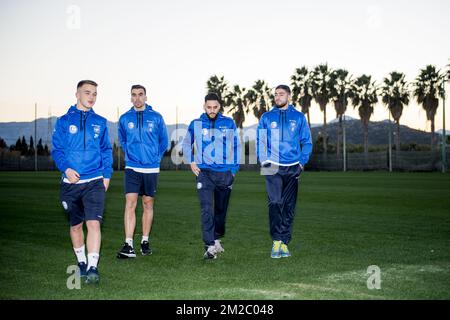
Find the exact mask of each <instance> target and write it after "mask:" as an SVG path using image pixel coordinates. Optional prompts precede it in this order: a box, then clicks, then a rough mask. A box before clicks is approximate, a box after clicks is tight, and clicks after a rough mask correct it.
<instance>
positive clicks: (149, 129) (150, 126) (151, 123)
mask: <svg viewBox="0 0 450 320" xmlns="http://www.w3.org/2000/svg"><path fill="white" fill-rule="evenodd" d="M147 126H148V131H150V132H153V128H154V127H155V123H154V122H153V121H149V122H148V123H147Z"/></svg>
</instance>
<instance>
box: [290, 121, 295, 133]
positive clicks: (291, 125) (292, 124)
mask: <svg viewBox="0 0 450 320" xmlns="http://www.w3.org/2000/svg"><path fill="white" fill-rule="evenodd" d="M289 125H290V129H291V131H292V132H294V131H295V127H296V126H297V122H296V121H295V120H291V121H290V122H289Z"/></svg>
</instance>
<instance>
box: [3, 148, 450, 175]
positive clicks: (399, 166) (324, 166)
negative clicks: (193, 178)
mask: <svg viewBox="0 0 450 320" xmlns="http://www.w3.org/2000/svg"><path fill="white" fill-rule="evenodd" d="M446 155H447V159H448V160H447V171H448V170H450V165H449V163H450V161H449V160H450V150H447V153H446ZM246 163H248V161H246ZM117 166H118V162H117V158H115V159H114V170H117V168H118V167H117ZM391 166H392V170H394V171H441V170H442V155H441V152H440V151H434V152H432V151H399V152H395V151H394V152H393V153H392V162H391ZM343 167H344V162H343V158H342V156H337V155H336V154H328V155H327V156H326V157H325V156H324V155H323V154H312V155H311V157H310V161H309V163H308V164H307V166H306V169H307V170H324V171H342V170H343ZM37 169H38V170H39V171H51V170H57V168H56V166H55V163H54V162H53V159H52V158H51V157H45V156H38V159H37ZM120 169H121V170H123V169H124V164H123V161H122V162H121V168H120ZM346 169H347V170H350V171H363V170H386V171H387V170H389V154H388V152H369V154H368V156H367V158H366V157H365V155H364V153H349V154H347V168H346ZM0 170H1V171H8V170H11V171H13V170H17V171H31V170H35V159H34V157H33V156H31V157H25V156H18V155H17V154H12V153H9V152H0ZM161 170H190V166H189V165H186V164H182V165H175V164H174V163H173V162H172V159H171V158H170V157H164V158H163V159H162V161H161ZM240 170H244V171H247V170H259V165H257V164H242V165H241V168H240Z"/></svg>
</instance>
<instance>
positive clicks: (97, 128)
mask: <svg viewBox="0 0 450 320" xmlns="http://www.w3.org/2000/svg"><path fill="white" fill-rule="evenodd" d="M92 127H93V128H94V139H97V138H98V136H99V135H100V126H99V125H98V124H93V125H92Z"/></svg>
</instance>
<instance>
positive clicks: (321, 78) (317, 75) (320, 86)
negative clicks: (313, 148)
mask: <svg viewBox="0 0 450 320" xmlns="http://www.w3.org/2000/svg"><path fill="white" fill-rule="evenodd" d="M330 73H331V69H330V68H328V65H327V64H321V65H318V66H316V67H315V68H314V70H313V71H312V75H311V78H312V81H311V89H312V96H313V97H314V100H316V102H317V103H318V104H319V107H320V111H322V112H323V146H324V155H325V156H326V155H327V138H328V137H327V109H326V108H327V104H328V102H329V101H330V99H331V82H330Z"/></svg>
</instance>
